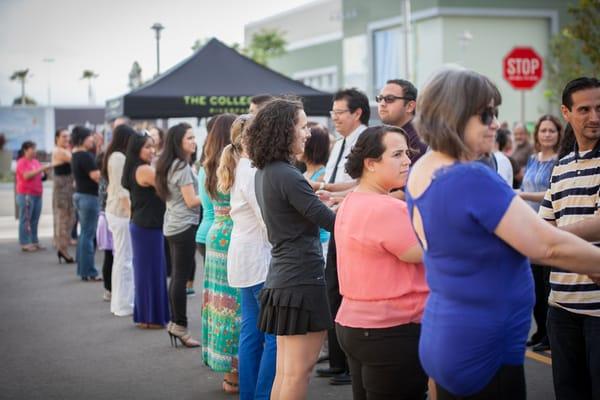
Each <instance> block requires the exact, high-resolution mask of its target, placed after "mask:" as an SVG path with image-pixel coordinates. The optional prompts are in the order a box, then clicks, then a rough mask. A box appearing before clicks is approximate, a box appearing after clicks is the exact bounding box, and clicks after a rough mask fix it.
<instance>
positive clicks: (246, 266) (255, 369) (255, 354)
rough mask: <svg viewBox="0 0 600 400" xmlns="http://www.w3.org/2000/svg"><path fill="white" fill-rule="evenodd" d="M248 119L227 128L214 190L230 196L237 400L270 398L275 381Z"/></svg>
mask: <svg viewBox="0 0 600 400" xmlns="http://www.w3.org/2000/svg"><path fill="white" fill-rule="evenodd" d="M251 118H252V116H251V115H241V116H240V117H238V118H237V119H236V120H235V121H234V123H233V125H232V126H231V144H229V145H227V147H225V149H224V150H223V153H222V155H221V160H220V163H219V168H218V170H217V177H218V185H217V187H218V189H219V191H220V192H222V193H228V192H229V193H230V194H231V212H230V215H231V219H232V220H233V229H232V231H231V241H230V245H229V250H228V252H227V279H228V282H229V285H230V286H232V287H236V288H240V291H241V308H242V324H241V329H240V341H239V348H238V352H239V355H238V357H239V384H240V399H241V400H246V399H248V400H252V399H255V398H257V399H258V398H260V399H263V398H269V396H270V393H271V387H272V386H273V380H274V379H275V359H276V343H277V342H276V339H275V336H273V335H269V334H265V333H263V332H261V331H259V330H258V328H257V318H258V311H259V300H258V294H259V292H260V290H261V289H262V287H263V284H264V282H265V279H266V277H267V270H268V267H269V262H270V260H271V245H270V244H269V241H268V238H267V230H266V227H265V224H264V221H263V219H262V215H261V212H260V208H259V207H258V203H257V201H256V194H255V192H254V174H255V173H256V169H255V168H254V167H252V164H251V161H250V159H249V158H248V156H247V154H246V152H245V151H244V145H243V143H244V134H245V132H246V129H244V128H245V127H247V126H248V125H249V124H250V120H251Z"/></svg>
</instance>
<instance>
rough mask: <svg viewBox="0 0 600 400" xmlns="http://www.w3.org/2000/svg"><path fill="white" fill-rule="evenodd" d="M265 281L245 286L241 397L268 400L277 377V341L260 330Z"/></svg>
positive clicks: (242, 298) (241, 333)
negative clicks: (260, 299) (260, 313)
mask: <svg viewBox="0 0 600 400" xmlns="http://www.w3.org/2000/svg"><path fill="white" fill-rule="evenodd" d="M262 287H263V284H262V283H259V284H258V285H255V286H251V287H247V288H242V289H241V300H242V301H241V303H242V304H241V305H242V326H241V329H240V345H239V350H238V351H239V354H238V357H239V362H240V371H239V373H240V400H255V399H265V400H268V399H269V397H270V396H271V387H272V386H273V380H274V379H275V360H276V355H277V340H276V338H275V336H274V335H269V334H265V333H263V332H261V331H259V330H258V327H257V320H258V311H259V301H258V294H259V293H260V290H261V289H262Z"/></svg>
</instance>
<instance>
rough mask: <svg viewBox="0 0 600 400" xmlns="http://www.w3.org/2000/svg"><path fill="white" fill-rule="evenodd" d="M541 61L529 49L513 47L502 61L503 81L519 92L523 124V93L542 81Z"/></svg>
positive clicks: (533, 51) (540, 58) (523, 121)
mask: <svg viewBox="0 0 600 400" xmlns="http://www.w3.org/2000/svg"><path fill="white" fill-rule="evenodd" d="M543 71H544V68H543V61H542V57H540V56H539V55H538V54H537V53H536V52H535V50H533V49H532V48H531V47H515V48H513V49H512V50H511V51H509V52H508V54H506V56H504V59H503V60H502V74H503V76H504V79H506V81H507V82H508V83H509V84H510V85H511V86H512V87H513V88H514V89H516V90H520V91H521V122H522V123H525V91H526V90H531V89H532V88H533V87H534V86H535V85H537V83H538V82H539V81H540V80H541V79H542V75H543Z"/></svg>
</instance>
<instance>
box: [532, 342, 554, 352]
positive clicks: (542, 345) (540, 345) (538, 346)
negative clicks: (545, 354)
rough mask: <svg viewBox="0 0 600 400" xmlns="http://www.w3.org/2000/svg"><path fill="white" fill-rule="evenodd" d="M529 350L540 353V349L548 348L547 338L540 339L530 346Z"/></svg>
mask: <svg viewBox="0 0 600 400" xmlns="http://www.w3.org/2000/svg"><path fill="white" fill-rule="evenodd" d="M531 350H533V351H535V352H536V353H540V352H542V351H548V350H550V343H549V342H548V340H547V339H546V340H542V341H541V342H539V343H538V344H536V345H535V346H533V347H532V348H531Z"/></svg>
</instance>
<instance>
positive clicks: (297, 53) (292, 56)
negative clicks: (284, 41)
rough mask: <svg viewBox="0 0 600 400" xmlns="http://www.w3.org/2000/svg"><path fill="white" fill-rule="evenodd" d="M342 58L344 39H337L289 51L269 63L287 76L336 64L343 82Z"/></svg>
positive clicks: (339, 78) (339, 80)
mask: <svg viewBox="0 0 600 400" xmlns="http://www.w3.org/2000/svg"><path fill="white" fill-rule="evenodd" d="M342 58H343V57H342V41H341V40H337V41H332V42H327V43H322V44H318V45H315V46H310V47H305V48H302V49H297V50H292V51H288V52H287V53H285V54H284V55H282V56H281V57H277V58H273V59H271V60H270V61H269V63H268V65H269V67H270V68H273V69H274V70H275V71H278V72H281V73H283V74H285V75H287V76H292V75H293V74H294V73H296V72H300V71H305V70H309V69H316V68H324V67H330V66H332V65H335V66H337V68H338V82H341V79H342V77H343V67H342Z"/></svg>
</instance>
